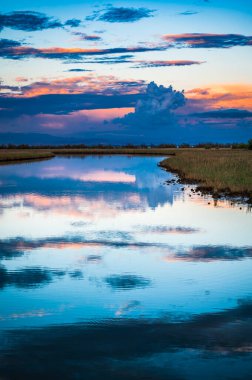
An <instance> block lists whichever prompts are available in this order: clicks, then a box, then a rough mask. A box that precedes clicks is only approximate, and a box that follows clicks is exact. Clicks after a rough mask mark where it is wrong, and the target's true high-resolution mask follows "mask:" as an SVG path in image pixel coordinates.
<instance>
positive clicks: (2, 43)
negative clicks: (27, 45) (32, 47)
mask: <svg viewBox="0 0 252 380" xmlns="http://www.w3.org/2000/svg"><path fill="white" fill-rule="evenodd" d="M17 46H21V42H19V41H14V40H9V39H6V38H1V39H0V49H1V50H4V49H9V48H13V47H17Z"/></svg>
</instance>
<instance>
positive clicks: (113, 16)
mask: <svg viewBox="0 0 252 380" xmlns="http://www.w3.org/2000/svg"><path fill="white" fill-rule="evenodd" d="M154 12H155V11H154V10H152V9H148V8H124V7H113V6H109V7H107V8H106V9H101V10H98V11H94V12H93V14H92V15H91V16H88V17H86V20H87V21H105V22H111V23H115V22H135V21H139V20H141V19H143V18H148V17H153V13H154Z"/></svg>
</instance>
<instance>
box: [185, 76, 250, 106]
mask: <svg viewBox="0 0 252 380" xmlns="http://www.w3.org/2000/svg"><path fill="white" fill-rule="evenodd" d="M186 97H187V98H188V102H187V108H188V109H187V111H190V112H198V113H200V112H203V111H210V110H219V109H221V108H223V109H230V108H233V109H244V110H247V109H248V110H250V111H252V86H251V84H221V83H220V84H216V85H213V86H211V87H202V88H194V89H192V90H189V91H186Z"/></svg>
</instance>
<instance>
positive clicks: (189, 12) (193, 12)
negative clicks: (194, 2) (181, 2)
mask: <svg viewBox="0 0 252 380" xmlns="http://www.w3.org/2000/svg"><path fill="white" fill-rule="evenodd" d="M198 13H199V12H196V11H185V12H180V13H178V15H181V16H193V15H197V14H198Z"/></svg>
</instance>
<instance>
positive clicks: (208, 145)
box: [0, 139, 252, 150]
mask: <svg viewBox="0 0 252 380" xmlns="http://www.w3.org/2000/svg"><path fill="white" fill-rule="evenodd" d="M150 148H163V149H165V148H168V149H169V148H172V149H177V148H181V149H183V148H200V149H225V148H226V149H227V148H229V149H252V139H250V140H249V141H248V142H247V143H232V144H231V143H226V144H219V143H210V142H209V143H200V144H196V145H190V144H186V143H183V144H180V145H176V144H159V145H155V144H151V145H145V144H140V145H134V144H125V145H105V144H97V145H86V144H64V145H29V144H19V145H16V144H1V145H0V149H90V150H91V149H150Z"/></svg>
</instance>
